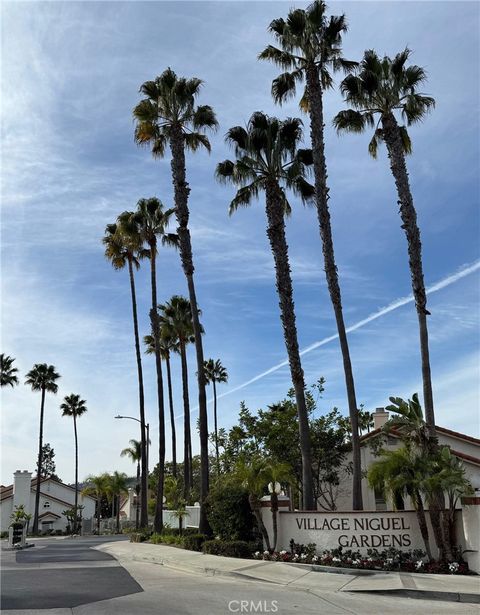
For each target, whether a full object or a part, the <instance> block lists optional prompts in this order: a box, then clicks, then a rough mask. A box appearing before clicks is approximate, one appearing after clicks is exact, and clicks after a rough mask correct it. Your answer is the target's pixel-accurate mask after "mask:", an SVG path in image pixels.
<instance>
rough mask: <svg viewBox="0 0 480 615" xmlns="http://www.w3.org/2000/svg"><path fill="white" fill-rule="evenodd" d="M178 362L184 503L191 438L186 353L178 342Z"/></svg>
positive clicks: (188, 489)
mask: <svg viewBox="0 0 480 615" xmlns="http://www.w3.org/2000/svg"><path fill="white" fill-rule="evenodd" d="M180 360H181V362H182V388H183V424H184V427H183V489H184V498H185V501H187V500H188V494H189V491H190V485H191V471H192V459H191V446H192V444H191V442H192V436H191V432H190V399H189V394H188V366H187V353H186V350H185V342H183V341H180Z"/></svg>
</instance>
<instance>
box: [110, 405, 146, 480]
mask: <svg viewBox="0 0 480 615" xmlns="http://www.w3.org/2000/svg"><path fill="white" fill-rule="evenodd" d="M115 418H116V419H130V420H131V421H137V423H140V425H141V424H142V421H141V420H140V419H137V418H136V417H134V416H122V415H120V414H117V416H116V417H115ZM145 429H146V430H147V476H148V459H149V456H150V423H146V424H145Z"/></svg>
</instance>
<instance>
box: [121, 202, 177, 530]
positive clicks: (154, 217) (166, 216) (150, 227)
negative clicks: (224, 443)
mask: <svg viewBox="0 0 480 615" xmlns="http://www.w3.org/2000/svg"><path fill="white" fill-rule="evenodd" d="M172 213H173V210H171V209H169V210H164V208H163V204H162V202H161V201H160V200H159V199H157V198H155V197H152V198H149V199H140V200H139V201H138V203H137V209H136V211H135V213H133V214H132V213H131V212H124V213H123V214H121V215H120V217H119V221H120V226H121V227H122V228H128V227H129V225H134V227H135V228H136V232H137V233H138V234H139V235H140V238H141V240H142V242H144V243H145V244H146V245H147V246H148V250H149V258H150V278H151V291H152V307H151V309H150V322H151V326H152V333H153V336H154V338H155V367H156V371H157V397H158V423H159V462H158V463H159V473H158V486H157V496H156V506H155V520H154V529H155V531H156V532H161V531H162V528H163V481H164V473H165V404H164V399H163V377H162V363H161V358H160V349H159V345H158V312H157V267H156V263H157V247H158V238H160V240H161V243H162V245H175V243H176V236H175V235H172V234H169V233H167V230H166V229H167V226H168V223H169V220H170V216H171V215H172Z"/></svg>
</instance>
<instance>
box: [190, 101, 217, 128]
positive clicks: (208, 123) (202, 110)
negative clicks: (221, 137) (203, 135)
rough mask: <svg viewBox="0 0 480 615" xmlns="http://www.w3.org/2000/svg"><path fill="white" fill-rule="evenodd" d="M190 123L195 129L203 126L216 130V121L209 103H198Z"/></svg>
mask: <svg viewBox="0 0 480 615" xmlns="http://www.w3.org/2000/svg"><path fill="white" fill-rule="evenodd" d="M192 125H193V128H194V129H195V130H202V129H205V128H210V129H211V130H216V129H217V128H218V122H217V118H216V116H215V112H214V110H213V109H212V107H210V105H199V106H198V107H197V108H196V109H195V111H194V113H193V118H192Z"/></svg>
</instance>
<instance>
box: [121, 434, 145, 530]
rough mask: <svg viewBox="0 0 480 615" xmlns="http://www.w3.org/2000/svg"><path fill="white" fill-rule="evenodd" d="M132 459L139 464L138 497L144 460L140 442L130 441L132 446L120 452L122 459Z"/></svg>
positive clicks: (136, 508) (136, 512) (136, 514)
mask: <svg viewBox="0 0 480 615" xmlns="http://www.w3.org/2000/svg"><path fill="white" fill-rule="evenodd" d="M125 456H128V457H130V459H131V461H132V462H133V463H136V464H137V486H136V490H135V491H136V494H137V497H138V491H139V488H140V461H141V459H142V443H141V442H139V441H138V440H134V439H132V440H130V446H129V447H127V448H124V449H123V450H122V451H121V452H120V457H125ZM135 528H137V529H138V505H136V506H135Z"/></svg>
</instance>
